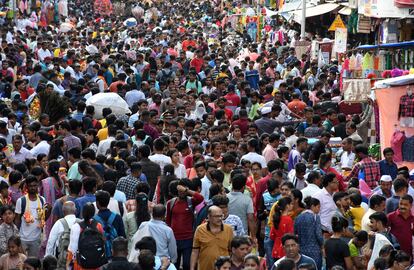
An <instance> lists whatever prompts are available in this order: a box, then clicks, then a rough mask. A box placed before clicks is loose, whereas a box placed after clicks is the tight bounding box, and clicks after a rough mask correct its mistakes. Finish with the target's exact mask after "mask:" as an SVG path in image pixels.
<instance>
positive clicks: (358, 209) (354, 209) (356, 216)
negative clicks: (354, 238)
mask: <svg viewBox="0 0 414 270" xmlns="http://www.w3.org/2000/svg"><path fill="white" fill-rule="evenodd" d="M349 199H350V200H351V209H350V210H349V211H350V212H351V216H352V221H353V223H354V230H355V231H360V230H361V221H362V217H363V216H364V214H365V209H364V208H363V207H362V206H361V203H362V196H361V194H359V193H354V194H352V195H351V196H350V197H349Z"/></svg>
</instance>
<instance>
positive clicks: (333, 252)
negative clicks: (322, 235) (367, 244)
mask: <svg viewBox="0 0 414 270" xmlns="http://www.w3.org/2000/svg"><path fill="white" fill-rule="evenodd" d="M350 256H351V255H350V252H349V247H348V245H347V244H346V243H345V242H344V241H342V240H341V239H338V238H330V239H328V240H326V242H325V257H326V266H327V268H328V269H331V268H332V267H334V266H335V265H340V266H342V267H343V268H346V266H345V258H346V257H350Z"/></svg>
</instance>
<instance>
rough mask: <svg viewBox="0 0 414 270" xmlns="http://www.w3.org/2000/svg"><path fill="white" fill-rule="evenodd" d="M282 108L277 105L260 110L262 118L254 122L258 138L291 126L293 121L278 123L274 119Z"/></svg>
mask: <svg viewBox="0 0 414 270" xmlns="http://www.w3.org/2000/svg"><path fill="white" fill-rule="evenodd" d="M281 111H282V108H281V107H280V106H279V105H273V106H272V107H263V108H262V109H261V110H260V113H261V114H262V117H261V118H260V119H257V120H256V121H254V123H255V124H256V126H257V130H258V133H259V136H260V135H262V134H263V133H267V134H271V133H273V132H274V131H275V129H276V128H279V127H283V126H289V125H293V124H295V123H296V122H295V121H286V122H280V121H277V120H275V118H276V117H277V116H278V115H279V114H280V112H281Z"/></svg>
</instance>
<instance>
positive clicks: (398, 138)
mask: <svg viewBox="0 0 414 270" xmlns="http://www.w3.org/2000/svg"><path fill="white" fill-rule="evenodd" d="M405 139H406V137H405V133H404V132H403V131H400V130H396V131H394V133H393V134H392V136H391V142H390V143H391V148H392V150H393V151H394V161H395V162H401V161H402V160H403V155H402V146H403V143H404V141H405Z"/></svg>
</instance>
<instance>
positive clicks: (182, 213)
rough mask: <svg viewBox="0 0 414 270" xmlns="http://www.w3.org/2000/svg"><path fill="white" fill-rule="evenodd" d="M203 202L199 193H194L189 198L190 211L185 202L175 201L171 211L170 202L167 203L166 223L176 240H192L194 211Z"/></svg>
mask: <svg viewBox="0 0 414 270" xmlns="http://www.w3.org/2000/svg"><path fill="white" fill-rule="evenodd" d="M203 201H204V198H203V196H202V195H201V194H200V193H197V192H194V195H193V197H191V203H192V209H190V207H189V206H188V202H187V200H180V199H177V200H176V201H175V203H174V205H173V206H172V209H171V200H169V201H168V202H167V217H166V222H167V224H168V226H170V227H171V229H172V230H173V232H174V236H175V239H176V240H187V239H193V234H194V232H193V223H194V213H193V211H194V209H195V207H196V206H197V205H198V204H200V203H201V202H203Z"/></svg>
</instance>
